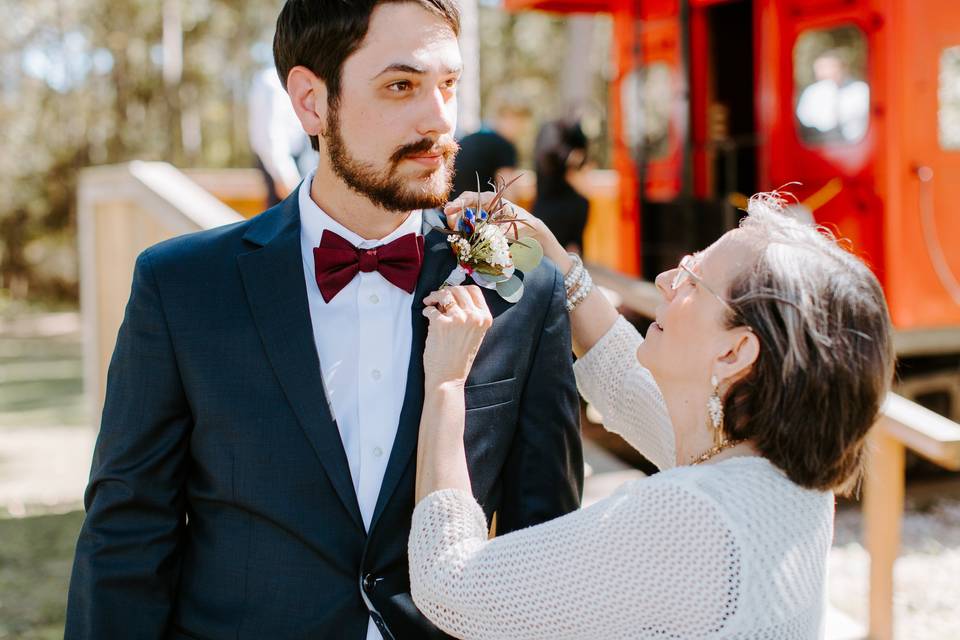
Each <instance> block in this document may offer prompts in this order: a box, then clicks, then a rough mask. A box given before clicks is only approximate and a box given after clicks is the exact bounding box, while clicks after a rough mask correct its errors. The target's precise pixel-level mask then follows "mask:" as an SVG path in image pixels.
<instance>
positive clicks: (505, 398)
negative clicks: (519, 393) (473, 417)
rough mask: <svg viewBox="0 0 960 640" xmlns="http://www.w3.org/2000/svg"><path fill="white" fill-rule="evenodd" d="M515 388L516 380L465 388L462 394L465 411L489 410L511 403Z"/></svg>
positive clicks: (472, 385) (497, 381) (471, 385)
mask: <svg viewBox="0 0 960 640" xmlns="http://www.w3.org/2000/svg"><path fill="white" fill-rule="evenodd" d="M516 386H517V379H516V378H507V379H506V380H495V381H493V382H481V383H479V384H469V385H467V386H465V387H464V388H463V393H464V401H465V404H466V407H467V411H474V410H477V409H489V408H491V407H499V406H503V405H507V404H510V403H512V402H513V400H514V397H515V394H516Z"/></svg>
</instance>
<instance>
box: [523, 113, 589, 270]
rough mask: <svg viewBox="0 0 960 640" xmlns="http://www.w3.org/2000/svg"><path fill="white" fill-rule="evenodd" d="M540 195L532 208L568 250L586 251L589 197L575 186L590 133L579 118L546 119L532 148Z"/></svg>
mask: <svg viewBox="0 0 960 640" xmlns="http://www.w3.org/2000/svg"><path fill="white" fill-rule="evenodd" d="M533 157H534V165H535V167H536V170H537V196H536V198H535V199H534V201H533V206H532V207H531V211H532V213H533V215H534V216H536V217H537V218H539V219H540V220H542V221H543V222H544V224H546V225H547V228H549V229H550V231H551V232H552V233H553V235H554V236H556V238H557V241H558V242H560V245H561V246H563V247H565V248H566V250H567V251H572V252H574V253H577V254H580V253H582V252H583V230H584V229H585V228H586V226H587V215H588V214H589V211H590V201H589V200H587V198H586V197H584V195H583V194H582V193H580V191H579V190H578V189H577V187H575V186H574V185H575V184H576V183H577V182H578V181H577V180H576V177H577V176H579V175H580V174H581V173H582V171H583V170H584V168H585V167H586V163H587V136H586V135H585V134H584V133H583V129H582V128H581V126H580V123H579V122H568V121H564V120H554V121H551V122H547V123H546V124H544V125H543V126H542V127H541V128H540V132H539V133H538V134H537V142H536V145H535V146H534V151H533Z"/></svg>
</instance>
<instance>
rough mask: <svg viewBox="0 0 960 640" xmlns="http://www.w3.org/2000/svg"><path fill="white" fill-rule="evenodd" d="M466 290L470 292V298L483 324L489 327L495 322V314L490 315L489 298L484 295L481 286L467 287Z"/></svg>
mask: <svg viewBox="0 0 960 640" xmlns="http://www.w3.org/2000/svg"><path fill="white" fill-rule="evenodd" d="M466 290H467V293H468V294H470V299H471V300H472V301H473V305H474V308H475V309H476V312H477V314H478V316H479V320H480V321H481V324H482V325H483V327H484V328H489V327H490V325H491V324H493V316H491V315H490V308H489V307H487V300H486V298H484V297H483V291H480V287H477V286H469V287H466Z"/></svg>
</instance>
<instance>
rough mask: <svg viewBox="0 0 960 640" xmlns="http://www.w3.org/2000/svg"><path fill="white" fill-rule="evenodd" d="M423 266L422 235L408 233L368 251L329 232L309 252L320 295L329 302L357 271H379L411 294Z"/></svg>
mask: <svg viewBox="0 0 960 640" xmlns="http://www.w3.org/2000/svg"><path fill="white" fill-rule="evenodd" d="M422 263H423V236H419V235H417V234H415V233H408V234H407V235H405V236H400V237H399V238H397V239H396V240H394V241H393V242H388V243H387V244H384V245H380V246H379V247H374V248H372V249H358V248H357V247H355V246H353V245H352V244H350V242H349V241H348V240H346V239H344V238H342V237H340V236H338V235H337V234H336V233H334V232H332V231H330V230H324V232H323V235H322V236H321V237H320V246H319V247H317V248H315V249H314V250H313V264H314V272H315V274H316V278H317V286H318V287H320V295H322V296H323V301H324V302H330V301H331V300H333V298H334V297H335V296H336V295H337V294H338V293H340V291H341V290H342V289H343V288H344V287H345V286H347V285H348V284H350V281H351V280H353V278H354V276H356V275H357V272H359V271H363V272H364V273H369V272H370V271H379V272H380V275H382V276H383V277H384V278H386V280H387V281H388V282H390V283H391V284H393V285H395V286H397V287H399V288H401V289H403V290H404V291H406V292H407V293H413V290H414V289H415V288H416V286H417V278H418V277H419V276H420V265H421V264H422Z"/></svg>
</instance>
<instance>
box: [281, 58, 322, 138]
mask: <svg viewBox="0 0 960 640" xmlns="http://www.w3.org/2000/svg"><path fill="white" fill-rule="evenodd" d="M287 93H288V94H289V95H290V102H291V103H292V104H293V110H294V111H295V112H296V113H297V119H299V120H300V125H301V126H302V127H303V130H304V131H305V132H306V133H307V135H311V136H321V137H322V136H323V129H324V127H325V126H326V122H327V86H326V84H324V82H323V80H321V79H320V78H318V77H317V75H316V74H315V73H314V72H313V71H310V69H307V68H306V67H304V66H297V67H294V68H293V69H290V73H289V74H287Z"/></svg>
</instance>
